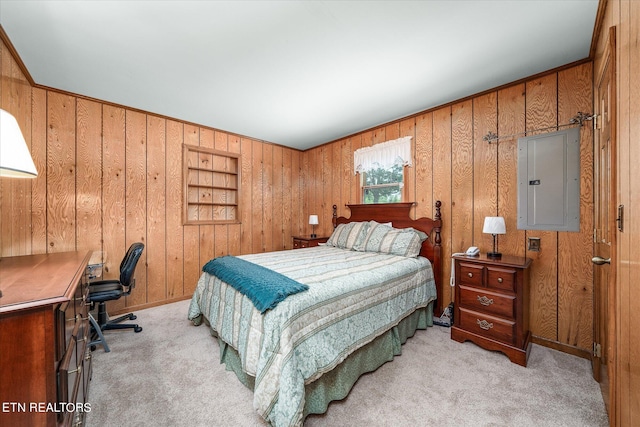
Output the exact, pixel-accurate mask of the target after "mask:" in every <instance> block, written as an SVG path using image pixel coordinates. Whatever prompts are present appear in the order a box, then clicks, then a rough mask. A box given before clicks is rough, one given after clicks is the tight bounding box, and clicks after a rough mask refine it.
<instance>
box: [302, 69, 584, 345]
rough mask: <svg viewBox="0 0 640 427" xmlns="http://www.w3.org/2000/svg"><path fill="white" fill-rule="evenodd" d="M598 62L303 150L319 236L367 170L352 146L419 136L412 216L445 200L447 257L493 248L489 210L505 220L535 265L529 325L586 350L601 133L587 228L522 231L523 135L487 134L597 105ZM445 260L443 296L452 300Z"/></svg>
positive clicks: (512, 247) (551, 121) (545, 338)
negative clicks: (492, 138) (485, 229)
mask: <svg viewBox="0 0 640 427" xmlns="http://www.w3.org/2000/svg"><path fill="white" fill-rule="evenodd" d="M591 80H592V64H591V63H584V64H582V65H577V66H574V67H571V68H568V69H563V70H560V71H555V72H550V73H549V74H546V75H543V76H538V77H536V78H534V79H531V80H529V81H526V82H524V83H519V84H515V85H512V86H509V87H504V88H500V89H499V90H496V91H493V92H489V93H484V94H481V95H478V96H475V97H471V98H470V99H466V100H463V101H460V102H457V103H454V104H452V105H447V106H445V107H442V108H437V109H434V110H430V111H427V112H424V113H422V114H419V115H415V116H412V117H409V118H406V119H402V120H399V121H395V122H392V123H389V124H385V125H381V126H379V127H377V128H375V129H371V130H368V131H365V132H362V133H359V134H356V135H352V136H349V137H347V138H344V139H341V140H338V141H334V142H332V143H329V144H325V145H322V146H320V147H316V148H313V149H311V150H308V151H306V152H305V153H304V156H303V160H302V161H303V164H304V168H303V171H304V180H305V185H306V189H307V191H306V192H305V199H304V217H305V218H306V217H307V215H309V214H318V216H319V222H320V224H319V226H318V229H317V231H318V233H319V234H323V235H328V234H329V233H330V231H331V206H332V205H333V204H336V205H337V206H338V214H339V215H344V216H347V217H348V216H349V212H348V208H347V207H345V204H347V203H359V201H358V200H356V199H355V198H356V195H357V188H358V186H359V185H360V183H359V176H357V175H354V174H353V152H354V151H355V150H357V149H358V148H360V147H365V146H370V145H372V144H375V143H379V142H384V141H387V140H392V139H396V138H399V137H402V136H412V137H413V138H412V147H413V150H414V156H415V157H414V166H413V167H412V168H410V169H409V170H408V174H407V183H406V185H407V186H408V190H409V194H410V198H411V199H410V201H416V202H417V205H416V207H415V208H414V212H413V215H414V217H421V216H432V215H433V204H434V201H435V200H440V201H442V215H443V218H444V230H443V247H444V254H445V259H448V256H449V255H450V254H451V253H453V252H461V251H463V250H465V249H466V248H467V247H468V246H472V245H474V246H479V247H480V249H481V251H483V252H486V251H487V250H488V249H490V248H491V245H492V238H491V236H488V235H485V234H483V233H482V226H483V223H484V217H485V216H494V215H500V216H504V217H505V221H506V225H507V234H506V236H500V238H499V249H500V250H501V251H502V252H503V253H507V254H513V255H519V256H527V257H529V258H532V259H533V260H534V262H533V264H532V267H531V295H532V297H531V301H530V311H531V328H532V333H533V334H534V335H535V336H536V337H537V339H538V341H539V342H546V343H549V344H560V345H562V346H564V347H565V349H568V350H572V349H575V350H576V352H577V353H579V354H581V355H586V350H587V349H589V348H591V342H592V285H593V277H592V266H591V245H592V243H591V241H592V240H591V236H592V234H591V233H592V229H593V191H592V184H593V183H592V181H593V177H592V175H593V173H592V170H593V131H592V129H591V126H590V125H591V122H587V125H586V126H583V127H582V130H581V170H580V173H581V198H580V199H581V203H580V212H581V220H580V232H574V233H569V232H539V231H527V232H525V231H523V230H517V227H516V220H517V218H516V210H517V181H516V175H517V151H516V149H517V137H514V138H511V139H501V140H500V141H499V143H497V144H496V143H492V144H488V143H487V142H485V141H483V136H485V135H486V134H487V133H488V132H490V131H491V132H494V133H498V134H499V135H512V134H517V133H520V132H523V131H525V130H533V129H538V128H544V127H549V126H557V125H561V124H565V123H568V122H569V119H571V118H572V117H573V116H575V115H576V114H577V113H578V112H579V111H581V112H587V113H588V112H592V111H593V107H592V98H593V95H592V82H591ZM528 237H539V238H540V241H541V251H540V252H530V251H527V238H528ZM450 269H451V267H450V264H449V263H448V262H446V261H445V262H444V265H443V271H444V277H445V280H444V282H445V283H443V284H442V295H444V298H443V299H444V301H442V302H441V304H442V306H446V305H447V304H448V303H449V302H450V301H452V300H453V292H452V290H451V287H450V286H449V285H448V281H449V280H448V278H449V275H450Z"/></svg>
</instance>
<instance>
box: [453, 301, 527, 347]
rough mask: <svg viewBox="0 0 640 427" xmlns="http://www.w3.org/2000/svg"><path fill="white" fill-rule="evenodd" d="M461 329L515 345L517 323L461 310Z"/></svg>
mask: <svg viewBox="0 0 640 427" xmlns="http://www.w3.org/2000/svg"><path fill="white" fill-rule="evenodd" d="M460 327H462V328H463V329H465V330H467V331H470V332H473V333H476V334H478V335H482V336H485V337H488V338H492V339H494V340H497V341H500V342H503V343H506V344H513V337H514V336H515V334H516V322H514V321H511V320H506V319H500V318H498V317H494V316H489V315H487V314H484V313H478V312H475V311H471V310H466V309H464V308H460Z"/></svg>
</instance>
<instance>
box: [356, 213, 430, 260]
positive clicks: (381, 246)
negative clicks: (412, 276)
mask: <svg viewBox="0 0 640 427" xmlns="http://www.w3.org/2000/svg"><path fill="white" fill-rule="evenodd" d="M427 238H428V236H427V235H426V234H425V233H423V232H422V231H419V230H416V229H414V228H402V229H400V228H393V227H389V226H388V225H384V224H380V223H378V222H376V221H370V222H369V230H368V231H367V234H366V235H365V237H364V239H362V241H361V243H360V244H358V245H357V246H356V247H355V250H357V251H361V252H378V253H382V254H391V255H400V256H405V257H411V258H415V257H417V256H418V255H420V249H422V242H424V241H425V240H427Z"/></svg>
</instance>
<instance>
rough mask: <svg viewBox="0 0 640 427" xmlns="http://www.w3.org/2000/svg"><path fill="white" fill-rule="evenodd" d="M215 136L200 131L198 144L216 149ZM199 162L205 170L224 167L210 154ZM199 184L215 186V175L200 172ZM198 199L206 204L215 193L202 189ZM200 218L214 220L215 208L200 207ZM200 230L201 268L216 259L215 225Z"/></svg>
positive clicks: (199, 157) (211, 131)
mask: <svg viewBox="0 0 640 427" xmlns="http://www.w3.org/2000/svg"><path fill="white" fill-rule="evenodd" d="M214 138H215V136H214V133H213V130H211V129H207V128H202V127H201V128H200V129H198V144H199V145H200V146H201V147H206V148H210V149H213V148H215V140H214ZM198 162H199V164H200V166H201V167H202V168H205V169H211V168H213V169H221V168H223V167H224V165H223V164H220V163H221V162H220V160H219V158H216V157H215V156H213V155H212V154H210V153H199V154H198ZM198 183H200V184H203V185H206V186H211V185H213V175H212V174H211V173H210V172H203V171H199V172H198ZM198 193H199V194H198V199H199V200H200V201H202V202H205V203H211V202H212V201H213V193H212V191H211V189H210V188H201V189H199V190H198ZM198 210H199V211H200V213H199V218H200V219H201V220H208V221H211V220H213V218H214V212H213V206H211V205H200V206H199V207H198ZM198 228H199V239H200V243H199V246H200V253H199V254H198V257H199V260H200V263H199V264H200V266H203V265H205V264H206V263H207V262H208V261H209V260H211V259H213V258H214V256H215V255H214V254H215V247H214V245H215V226H214V225H213V224H201V225H199V226H198Z"/></svg>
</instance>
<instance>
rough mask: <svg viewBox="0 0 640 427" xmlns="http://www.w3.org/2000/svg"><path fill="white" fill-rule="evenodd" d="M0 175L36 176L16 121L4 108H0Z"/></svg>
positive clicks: (34, 167) (36, 172) (36, 173)
mask: <svg viewBox="0 0 640 427" xmlns="http://www.w3.org/2000/svg"><path fill="white" fill-rule="evenodd" d="M0 176H6V177H12V178H35V177H36V176H38V171H37V170H36V166H35V165H34V164H33V159H31V154H29V148H27V143H26V141H25V140H24V137H23V136H22V132H21V131H20V126H18V122H17V121H16V119H15V117H13V116H12V115H11V114H9V113H7V112H6V111H4V110H0Z"/></svg>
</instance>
